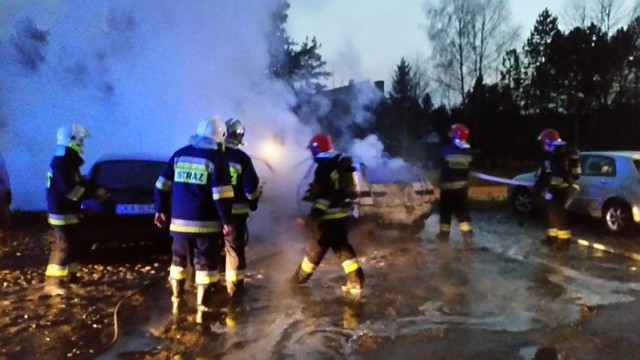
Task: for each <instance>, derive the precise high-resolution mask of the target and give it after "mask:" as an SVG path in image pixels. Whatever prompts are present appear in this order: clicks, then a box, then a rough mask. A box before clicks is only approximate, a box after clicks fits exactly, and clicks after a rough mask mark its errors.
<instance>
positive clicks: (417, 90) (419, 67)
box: [411, 56, 429, 99]
mask: <svg viewBox="0 0 640 360" xmlns="http://www.w3.org/2000/svg"><path fill="white" fill-rule="evenodd" d="M411 82H412V84H413V92H414V94H413V95H414V97H415V98H416V99H422V97H423V96H424V95H425V94H426V93H427V90H428V89H429V69H428V65H427V61H426V60H424V59H422V58H420V56H416V58H415V59H414V60H413V62H412V63H411Z"/></svg>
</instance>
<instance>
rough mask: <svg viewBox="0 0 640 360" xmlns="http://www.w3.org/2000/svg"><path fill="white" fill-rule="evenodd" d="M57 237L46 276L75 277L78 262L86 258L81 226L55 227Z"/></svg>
mask: <svg viewBox="0 0 640 360" xmlns="http://www.w3.org/2000/svg"><path fill="white" fill-rule="evenodd" d="M53 232H54V235H55V239H54V242H53V244H52V249H51V255H50V256H49V264H48V265H47V270H46V272H45V276H48V277H56V278H62V277H67V276H69V277H75V276H76V275H77V272H78V260H79V259H81V258H82V257H83V256H84V252H85V248H86V247H84V246H83V244H82V242H81V238H80V225H79V224H72V225H61V226H57V225H54V226H53Z"/></svg>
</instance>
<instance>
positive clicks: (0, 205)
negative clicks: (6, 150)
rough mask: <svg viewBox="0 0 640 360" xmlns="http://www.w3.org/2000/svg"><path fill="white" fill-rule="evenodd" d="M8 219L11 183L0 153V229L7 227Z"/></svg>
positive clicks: (9, 216) (9, 214)
mask: <svg viewBox="0 0 640 360" xmlns="http://www.w3.org/2000/svg"><path fill="white" fill-rule="evenodd" d="M10 220H11V184H10V183H9V172H8V171H7V167H6V165H5V163H4V158H3V157H2V155H0V231H6V230H7V229H8V228H9V223H10Z"/></svg>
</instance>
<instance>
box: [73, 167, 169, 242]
mask: <svg viewBox="0 0 640 360" xmlns="http://www.w3.org/2000/svg"><path fill="white" fill-rule="evenodd" d="M167 159H168V157H166V158H165V157H162V156H155V155H108V156H103V157H101V158H99V159H98V160H97V161H96V162H95V164H94V165H93V166H92V167H91V170H90V171H89V174H88V178H89V182H90V183H91V186H92V187H93V188H95V189H98V188H103V189H105V190H106V193H107V196H106V198H104V199H103V200H101V201H100V200H98V199H89V200H85V201H84V202H83V204H82V208H83V213H84V215H85V225H86V226H85V228H86V230H87V231H86V232H87V233H86V236H87V237H88V238H89V239H90V240H91V241H92V242H93V243H94V244H105V243H107V244H111V245H114V244H122V243H127V244H129V243H138V242H147V241H158V240H160V241H163V240H168V239H169V235H168V232H167V231H166V230H164V229H159V228H158V227H156V226H155V224H154V222H153V216H154V213H155V211H154V198H153V193H154V188H155V183H156V181H157V180H158V176H160V173H161V172H162V171H163V170H164V168H165V167H166V166H167Z"/></svg>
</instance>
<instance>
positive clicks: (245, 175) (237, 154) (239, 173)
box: [218, 118, 262, 298]
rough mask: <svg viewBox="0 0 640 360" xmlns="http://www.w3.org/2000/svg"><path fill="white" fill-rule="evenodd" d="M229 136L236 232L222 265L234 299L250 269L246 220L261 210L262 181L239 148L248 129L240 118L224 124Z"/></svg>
mask: <svg viewBox="0 0 640 360" xmlns="http://www.w3.org/2000/svg"><path fill="white" fill-rule="evenodd" d="M225 124H226V126H227V137H226V139H225V152H226V154H227V156H228V158H229V166H230V172H231V184H232V185H233V194H234V198H233V208H232V215H231V220H230V221H231V224H233V229H234V231H233V233H232V234H231V235H230V236H225V238H224V247H223V249H222V254H223V255H225V256H223V257H222V261H221V264H219V266H218V267H219V268H221V267H222V268H224V269H225V270H224V271H223V272H224V274H225V282H226V286H227V292H228V293H229V295H230V296H231V297H232V298H233V297H236V295H241V294H243V292H244V277H245V270H246V268H247V258H246V255H245V247H246V245H247V240H248V235H249V234H248V233H247V218H248V217H249V211H255V210H257V208H258V199H259V198H260V195H261V193H262V190H261V187H260V179H259V178H258V174H257V173H256V170H255V168H254V166H253V162H252V161H251V157H249V155H247V153H245V152H244V151H242V150H241V149H240V147H241V146H244V145H245V143H244V142H243V140H244V133H245V128H244V125H242V122H241V121H240V120H239V119H235V118H231V119H228V120H227V121H226V122H225Z"/></svg>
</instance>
